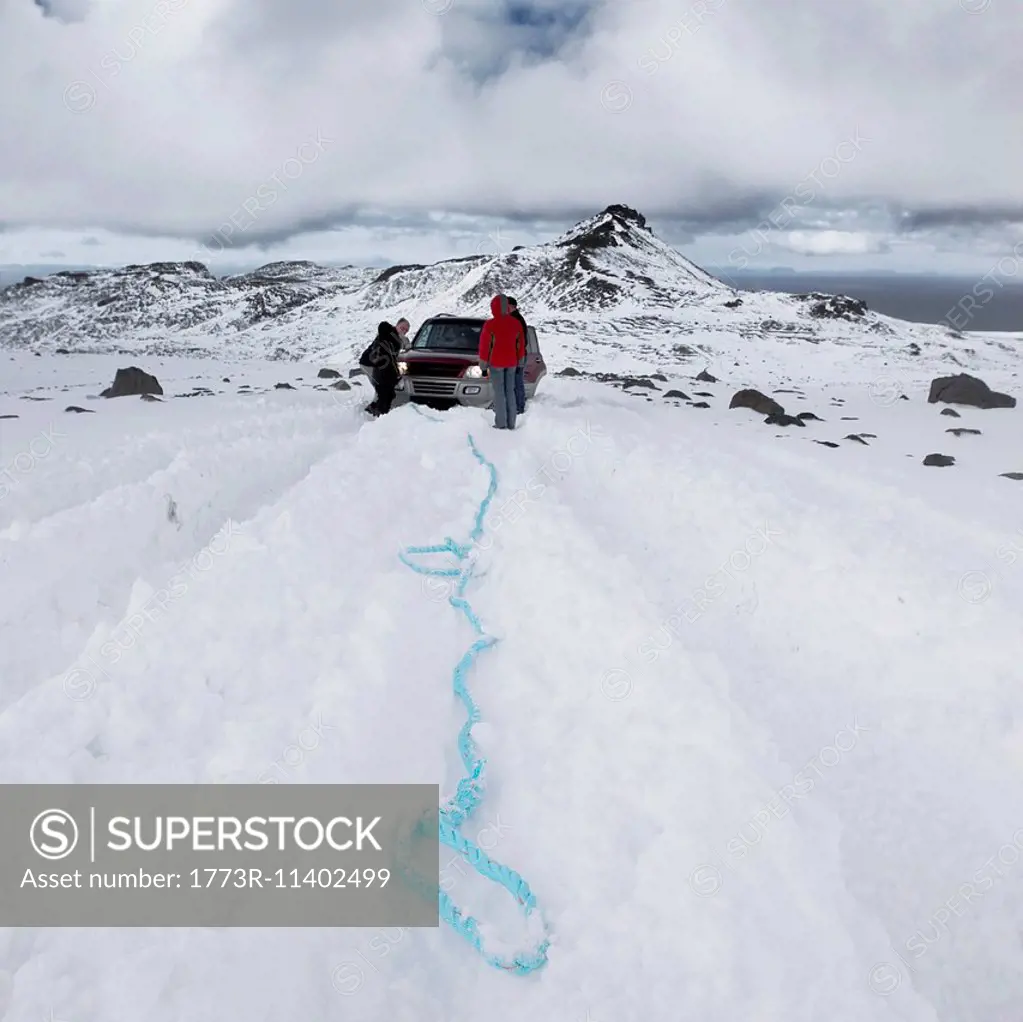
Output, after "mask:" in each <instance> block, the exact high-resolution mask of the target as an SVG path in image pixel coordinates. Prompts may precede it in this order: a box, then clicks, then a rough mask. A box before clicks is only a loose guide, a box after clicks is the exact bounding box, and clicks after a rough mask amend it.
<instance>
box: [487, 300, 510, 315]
mask: <svg viewBox="0 0 1023 1022" xmlns="http://www.w3.org/2000/svg"><path fill="white" fill-rule="evenodd" d="M490 312H491V314H492V315H493V317H494V319H497V317H498V316H507V315H510V313H511V306H510V305H509V304H508V299H507V298H505V296H504V295H494V297H493V298H491V299H490Z"/></svg>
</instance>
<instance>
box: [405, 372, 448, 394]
mask: <svg viewBox="0 0 1023 1022" xmlns="http://www.w3.org/2000/svg"><path fill="white" fill-rule="evenodd" d="M406 380H407V381H408V386H409V387H410V389H411V391H412V393H413V394H414V395H415V396H416V397H454V396H455V391H456V390H457V389H458V381H457V380H436V379H425V380H424V379H422V378H421V377H417V376H409V377H406Z"/></svg>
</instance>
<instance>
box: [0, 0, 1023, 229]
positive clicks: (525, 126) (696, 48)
mask: <svg viewBox="0 0 1023 1022" xmlns="http://www.w3.org/2000/svg"><path fill="white" fill-rule="evenodd" d="M38 2H39V4H40V6H43V7H45V8H46V10H47V13H50V14H53V15H54V16H51V17H40V16H39V7H37V6H34V5H33V3H31V2H29V0H24V2H22V3H17V2H12V0H7V2H0V89H2V90H3V94H5V95H8V96H11V95H16V96H18V102H17V103H8V104H4V105H3V107H2V108H0V137H2V138H4V140H5V146H4V149H5V159H4V161H3V164H2V165H0V209H3V210H4V219H5V224H4V225H0V226H5V227H7V228H10V229H13V228H21V227H40V228H62V229H67V230H73V231H78V232H81V231H92V230H98V229H103V228H105V229H108V230H111V231H117V232H120V233H127V234H136V235H149V236H153V237H161V238H183V239H189V238H190V239H195V240H196V242H197V243H198V242H200V241H202V240H204V239H206V240H208V239H209V238H210V236H211V235H213V234H215V232H217V231H219V230H220V229H221V226H222V225H224V224H225V223H226V222H229V218H231V217H232V216H233V215H235V214H236V212H237V211H238V210H239V209H240V208H241V207H242V206H243V204H244V203H246V202H249V203H250V206H252V203H253V202H254V200H253V196H255V195H256V194H258V189H259V188H260V187H261V186H263V185H264V184H265V183H266V182H267V181H268V180H270V179H271V177H272V175H278V178H279V180H281V181H282V182H283V183H284V185H285V186H286V187H282V188H278V189H276V192H277V194H276V197H275V198H274V200H273V201H272V202H260V203H259V204H258V207H252V208H255V209H256V212H255V213H253V214H252V217H251V219H252V222H251V223H250V224H248V225H247V226H246V227H245V229H244V230H241V229H240V228H239V229H237V230H236V231H233V232H232V233H231V236H230V239H229V241H230V243H232V244H233V245H234V246H244V245H249V244H252V245H257V246H262V247H270V246H273V245H275V244H278V243H279V242H281V241H284V240H286V239H288V238H292V237H294V236H295V235H297V234H300V233H304V232H317V231H323V230H331V229H335V228H342V227H349V226H363V227H377V228H379V229H381V230H394V231H400V230H403V229H404V230H413V229H418V230H423V231H426V230H434V231H443V230H453V229H465V225H464V224H462V223H461V220H460V218H471V217H486V218H488V219H490V218H493V219H494V220H495V221H497V220H503V221H505V222H507V223H510V224H513V225H517V226H518V227H521V228H522V229H523V230H524V231H531V232H536V233H540V234H545V235H550V234H551V233H555V232H556V231H560V230H563V229H564V228H565V227H566V226H567V225H568V224H570V223H571V222H573V221H574V220H576V219H579V218H581V217H583V216H586V215H589V214H592V213H593V212H595V211H596V210H599V209H601V208H603V207H604V206H606V205H608V204H609V203H614V202H621V203H626V204H628V205H632V206H635V207H637V208H638V209H640V210H641V212H643V213H645V214H646V215H647V216H648V218H649V219H650V220H651V223H652V225H654V226H655V229H657V230H658V232H659V233H661V234H662V235H663V236H668V235H669V234H670V235H671V237H672V238H693V237H696V236H704V235H721V236H725V235H729V234H736V233H741V232H743V231H750V230H754V229H756V228H757V226H758V225H759V224H761V223H762V222H764V221H765V220H768V219H775V220H776V218H777V213H778V210H779V209H782V210H786V211H787V212H786V214H785V223H784V224H783V225H782V229H784V230H786V231H796V232H799V231H804V232H805V231H834V232H839V233H845V234H851V233H855V232H861V233H863V234H869V235H870V236H871V237H876V236H877V235H878V234H879V232H881V231H884V230H887V231H889V232H891V233H892V234H893V235H902V236H913V235H919V236H921V237H927V236H929V232H934V231H938V230H945V229H948V230H952V229H955V230H957V231H958V230H963V231H967V232H968V231H971V230H973V231H980V230H982V229H985V228H990V229H992V230H997V229H1000V228H1001V227H1004V226H1006V225H1008V224H1010V223H1011V222H1013V221H1019V220H1020V219H1021V216H1023V133H1020V132H1019V130H1018V126H1019V114H1018V97H1019V95H1020V94H1021V93H1023V62H1020V61H1019V60H1018V58H1017V50H1018V39H1019V38H1020V37H1021V35H1023V5H1019V4H1009V3H1000V2H994V3H992V4H991V6H990V7H989V8H988V9H987V10H985V11H984V12H983V13H981V14H976V15H971V14H969V13H967V12H966V10H964V8H963V6H962V5H961V4H960V3H957V2H953V0H949V2H947V3H942V4H935V3H933V2H932V0H902V2H900V3H899V4H892V3H890V2H889V0H846V2H845V3H843V4H841V5H838V6H835V5H829V4H820V5H813V4H796V3H794V2H791V0H705V2H703V3H701V4H697V5H681V6H680V5H679V4H677V2H675V0H644V3H643V4H610V3H607V2H604V0H601V2H595V0H530V2H528V3H526V2H516V0H493V2H487V0H478V2H474V0H453V2H452V3H451V4H450V5H448V3H447V2H446V0H375V2H373V3H369V2H366V0H289V2H288V3H281V2H280V0H203V2H202V3H198V2H195V0H104V4H103V12H104V17H103V18H99V17H89V18H86V20H85V21H83V22H81V23H80V24H77V25H75V26H74V29H73V30H71V29H69V28H68V27H67V26H66V25H63V24H61V22H60V21H59V20H56V17H55V15H56V14H57V12H58V11H62V12H63V14H64V16H68V15H69V14H70V13H73V12H74V10H76V9H77V10H79V11H82V10H85V4H84V0H83V2H81V3H79V2H78V0H38ZM99 10H100V8H99V7H98V6H96V7H95V11H97V12H98V11H99ZM701 12H702V13H701ZM168 83H173V87H168ZM318 132H322V133H323V134H324V135H326V136H328V137H329V138H331V139H333V140H334V141H333V142H332V143H331V144H330V145H329V146H325V147H324V148H323V149H322V151H321V152H320V153H319V154H318V155H317V157H316V158H315V159H314V160H312V161H309V162H307V163H304V164H303V165H302V168H301V173H300V174H299V175H298V176H296V177H295V178H290V177H288V176H287V173H286V171H285V170H283V169H282V168H286V167H287V165H288V161H292V164H294V161H295V159H296V157H295V154H296V152H297V151H299V149H300V147H301V146H303V144H307V143H308V140H309V139H312V138H315V137H316V135H317V133H318ZM855 138H860V139H863V140H865V141H861V142H860V144H859V146H858V147H852V148H851V146H852V143H851V141H850V140H852V139H855ZM282 175H283V176H282ZM836 237H837V235H836ZM52 244H53V241H52V240H51V241H50V242H49V243H48V244H47V245H46V246H45V247H50V246H51V245H52ZM60 244H63V242H61V243H60ZM816 244H817V243H816V242H814V243H812V244H809V243H808V246H804V247H810V248H813V247H814V245H816Z"/></svg>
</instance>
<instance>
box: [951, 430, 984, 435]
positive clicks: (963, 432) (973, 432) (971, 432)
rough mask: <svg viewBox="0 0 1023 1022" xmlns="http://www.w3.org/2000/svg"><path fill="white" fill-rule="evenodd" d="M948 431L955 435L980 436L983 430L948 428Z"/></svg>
mask: <svg viewBox="0 0 1023 1022" xmlns="http://www.w3.org/2000/svg"><path fill="white" fill-rule="evenodd" d="M945 432H946V433H951V434H952V435H953V436H980V435H981V432H980V430H979V429H946V430H945Z"/></svg>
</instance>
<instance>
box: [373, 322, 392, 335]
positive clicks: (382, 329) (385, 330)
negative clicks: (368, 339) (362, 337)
mask: <svg viewBox="0 0 1023 1022" xmlns="http://www.w3.org/2000/svg"><path fill="white" fill-rule="evenodd" d="M394 332H395V330H394V327H393V326H391V324H390V323H388V322H387V321H386V320H385V321H384V322H383V323H379V324H377V333H378V334H379V335H380V336H383V335H384V334H390V333H394Z"/></svg>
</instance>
